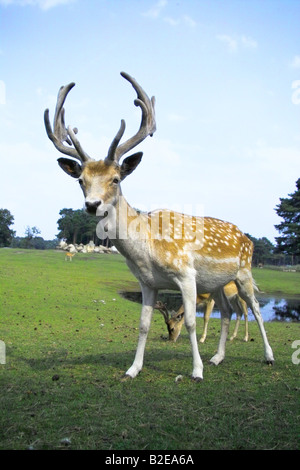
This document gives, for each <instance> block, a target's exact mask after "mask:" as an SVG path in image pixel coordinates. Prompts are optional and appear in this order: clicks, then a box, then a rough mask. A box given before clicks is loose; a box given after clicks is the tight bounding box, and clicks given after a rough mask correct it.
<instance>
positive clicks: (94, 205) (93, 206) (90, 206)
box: [85, 199, 102, 214]
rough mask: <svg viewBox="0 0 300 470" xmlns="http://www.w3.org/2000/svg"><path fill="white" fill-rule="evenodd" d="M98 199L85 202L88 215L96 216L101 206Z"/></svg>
mask: <svg viewBox="0 0 300 470" xmlns="http://www.w3.org/2000/svg"><path fill="white" fill-rule="evenodd" d="M101 202H102V201H101V200H100V199H95V200H92V201H85V208H86V210H87V212H89V214H96V211H97V209H98V207H99V206H100V205H101Z"/></svg>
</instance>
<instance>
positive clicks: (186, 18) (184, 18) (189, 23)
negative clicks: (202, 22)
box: [164, 15, 197, 28]
mask: <svg viewBox="0 0 300 470" xmlns="http://www.w3.org/2000/svg"><path fill="white" fill-rule="evenodd" d="M164 21H165V22H166V23H168V24H169V25H171V26H178V25H180V24H183V25H185V26H188V27H189V28H195V26H196V25H197V23H196V21H195V20H193V18H191V17H190V16H188V15H184V16H182V17H181V18H177V19H175V18H172V17H170V16H166V17H165V18H164Z"/></svg>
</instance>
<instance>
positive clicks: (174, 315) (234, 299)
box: [155, 282, 249, 343]
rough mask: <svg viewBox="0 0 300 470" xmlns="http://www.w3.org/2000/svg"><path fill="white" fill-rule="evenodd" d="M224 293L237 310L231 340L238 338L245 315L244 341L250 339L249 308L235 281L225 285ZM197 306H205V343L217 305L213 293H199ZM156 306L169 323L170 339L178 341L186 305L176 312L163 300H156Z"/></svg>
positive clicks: (202, 340) (203, 335)
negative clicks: (241, 296) (239, 293)
mask: <svg viewBox="0 0 300 470" xmlns="http://www.w3.org/2000/svg"><path fill="white" fill-rule="evenodd" d="M224 293H225V295H226V297H227V299H228V300H229V303H230V305H231V306H232V309H233V311H234V312H236V324H235V328H234V331H233V334H232V336H231V337H230V341H232V340H234V338H236V336H237V333H238V330H239V326H240V320H241V318H242V316H243V315H244V317H245V336H244V341H248V337H249V334H248V309H247V304H246V302H245V301H244V300H243V299H241V298H240V297H239V295H238V290H237V287H236V285H235V283H234V282H229V283H228V284H227V285H226V286H225V287H224ZM196 304H197V307H200V306H203V305H204V307H205V311H204V328H203V333H202V336H201V338H200V340H199V342H200V343H204V342H205V340H206V336H207V327H208V322H209V318H210V315H211V313H212V310H213V308H214V305H215V301H214V299H213V298H212V296H211V294H198V295H197V300H196ZM155 308H156V309H157V310H159V311H160V313H161V314H162V315H163V317H164V320H165V323H166V325H167V329H168V333H169V341H173V342H176V341H177V339H178V338H179V336H180V333H181V329H182V326H183V324H184V306H183V305H181V307H180V308H179V309H178V310H177V312H175V311H174V310H172V311H170V310H168V308H167V306H166V304H164V303H163V302H160V301H158V302H156V305H155Z"/></svg>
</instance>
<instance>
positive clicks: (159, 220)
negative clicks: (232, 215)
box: [44, 72, 274, 381]
mask: <svg viewBox="0 0 300 470" xmlns="http://www.w3.org/2000/svg"><path fill="white" fill-rule="evenodd" d="M121 75H122V77H124V78H125V79H126V80H128V82H129V83H131V85H132V86H133V88H134V90H135V91H136V93H137V99H136V100H135V101H134V103H135V105H136V106H139V107H140V108H141V111H142V119H141V124H140V128H139V130H138V132H137V133H136V134H135V135H134V136H133V137H131V138H129V139H128V140H126V141H125V142H124V143H122V144H120V141H121V139H122V137H123V134H124V132H125V121H124V120H121V126H120V128H119V131H118V132H117V134H116V136H115V137H114V139H113V141H112V143H111V145H110V147H109V149H108V154H107V156H106V157H105V158H104V159H103V160H101V159H100V160H94V159H92V158H91V157H90V156H89V155H88V154H87V153H86V152H85V151H84V150H83V148H82V146H81V144H80V142H79V140H78V139H77V136H76V134H77V129H76V128H73V129H72V127H70V126H69V127H68V128H66V127H65V117H64V115H65V112H64V107H63V106H64V102H65V99H66V96H67V94H68V93H69V91H70V90H71V88H73V86H74V85H75V84H74V83H70V84H69V85H67V86H63V87H61V88H60V91H59V94H58V99H57V105H56V109H55V115H54V128H53V130H52V127H51V124H50V120H49V110H48V109H47V110H45V114H44V120H45V126H46V131H47V134H48V137H49V139H50V140H51V141H52V142H53V144H54V146H55V147H56V148H57V149H58V150H59V151H60V152H62V153H63V154H66V155H68V156H69V157H72V158H73V159H75V160H79V162H80V163H78V162H76V161H75V160H73V159H70V158H59V159H58V163H59V165H60V166H61V168H62V169H63V170H64V171H65V172H66V173H67V174H68V175H70V176H72V177H73V178H77V179H78V181H79V184H80V186H81V188H82V190H83V193H84V197H85V207H86V210H87V211H88V212H89V213H91V214H96V213H97V215H99V216H102V217H103V219H104V220H102V228H103V230H104V232H107V234H108V235H109V238H110V239H111V240H112V241H113V244H114V245H115V246H116V248H117V249H118V250H119V252H120V253H121V254H122V255H123V256H125V258H126V261H127V264H128V266H129V268H130V269H131V271H132V272H133V274H134V275H135V276H136V277H137V279H138V280H139V282H140V286H141V290H142V298H143V305H142V312H141V319H140V327H139V339H138V344H137V350H136V354H135V358H134V361H133V364H132V366H131V367H130V368H129V369H128V370H127V372H126V374H125V376H129V377H132V378H133V377H136V375H137V374H138V373H139V372H140V371H141V369H142V366H143V359H144V351H145V345H146V339H147V335H148V331H149V327H150V323H151V317H152V313H153V307H154V306H155V302H156V298H157V292H158V290H159V289H174V290H180V291H181V294H182V298H183V305H184V314H185V325H186V328H187V331H188V333H189V337H190V342H191V348H192V357H193V371H192V378H193V379H194V380H195V381H199V380H201V379H202V378H203V364H202V360H201V357H200V354H199V349H198V343H197V338H196V316H195V312H196V297H197V294H203V293H207V292H210V293H211V294H212V297H213V299H214V300H215V301H216V302H217V304H218V306H219V308H220V310H221V336H220V341H219V346H218V351H217V353H216V354H215V355H214V356H213V357H212V358H211V362H212V363H213V364H215V365H217V364H219V363H220V362H221V361H222V360H223V359H224V357H225V343H226V338H227V335H228V329H229V323H230V318H231V313H232V309H231V305H230V303H229V301H228V299H227V297H226V296H225V294H224V290H223V287H224V286H225V285H226V284H228V283H229V282H230V281H234V282H235V283H236V286H237V288H238V292H239V295H240V296H241V297H242V298H243V299H244V300H245V301H246V303H247V305H248V306H249V307H250V308H251V310H252V312H253V314H254V316H255V318H256V320H257V322H258V325H259V328H260V332H261V335H262V339H263V342H264V349H265V358H266V361H267V362H268V363H273V361H274V358H273V352H272V349H271V347H270V345H269V343H268V339H267V335H266V332H265V329H264V325H263V320H262V317H261V314H260V309H259V304H258V302H257V300H256V298H255V295H254V289H253V280H252V274H251V259H252V252H253V244H252V242H251V241H250V240H249V239H248V238H247V237H246V236H245V235H244V234H243V233H242V232H241V231H240V230H239V229H238V228H237V227H236V226H235V225H233V224H231V223H228V222H223V221H222V220H219V219H215V218H212V217H195V216H187V215H183V214H179V213H177V212H174V211H170V210H166V209H162V210H157V211H153V212H149V213H139V212H137V211H136V210H135V209H133V208H132V207H130V205H129V204H128V203H127V201H126V199H125V198H124V196H123V194H122V191H121V186H120V183H121V182H122V181H123V180H124V179H125V178H126V177H127V176H128V175H130V173H132V172H133V171H134V170H135V168H136V167H137V166H138V164H139V163H140V162H141V159H142V152H139V153H136V154H134V155H131V156H129V157H126V158H125V159H124V160H123V161H122V163H121V164H120V159H121V157H122V156H123V155H125V154H126V153H127V152H128V151H130V150H131V149H133V148H134V147H136V146H137V145H138V144H139V143H141V142H142V141H143V140H144V139H146V137H147V136H148V135H150V136H152V135H153V133H154V132H155V130H156V123H155V112H154V105H155V99H154V97H152V98H151V100H150V99H149V97H148V96H147V94H146V93H145V92H144V90H143V89H142V87H141V86H140V85H139V84H138V83H137V81H136V80H135V79H134V78H132V77H131V76H130V75H128V74H127V73H124V72H122V73H121ZM64 142H66V143H67V144H69V146H66V145H64Z"/></svg>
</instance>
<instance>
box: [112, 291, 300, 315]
mask: <svg viewBox="0 0 300 470" xmlns="http://www.w3.org/2000/svg"><path fill="white" fill-rule="evenodd" d="M121 295H122V296H123V297H125V298H126V299H128V300H132V301H134V302H139V303H141V302H142V295H141V292H121ZM256 297H257V300H258V301H259V305H260V310H261V314H262V317H263V319H264V321H300V295H299V296H293V297H290V296H280V295H274V294H261V293H259V294H258V295H257V296H256ZM158 300H161V301H162V302H164V303H166V304H167V306H168V309H169V310H177V309H178V308H179V307H180V305H181V303H182V299H181V294H180V293H178V292H160V293H159V296H158ZM197 316H201V317H202V316H203V308H201V309H199V312H197ZM211 317H212V318H220V311H219V310H218V308H217V307H215V308H214V310H213V311H212V314H211ZM232 318H233V319H234V318H235V314H233V315H232ZM248 319H249V321H253V320H255V318H254V315H253V314H252V312H251V310H250V309H248Z"/></svg>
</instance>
